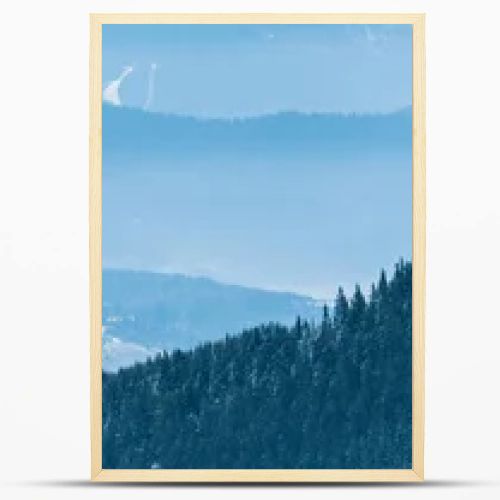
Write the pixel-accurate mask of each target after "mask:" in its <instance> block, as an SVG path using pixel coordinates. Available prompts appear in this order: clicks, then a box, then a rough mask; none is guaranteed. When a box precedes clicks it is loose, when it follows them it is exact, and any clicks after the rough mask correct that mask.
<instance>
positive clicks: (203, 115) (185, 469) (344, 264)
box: [90, 14, 425, 482]
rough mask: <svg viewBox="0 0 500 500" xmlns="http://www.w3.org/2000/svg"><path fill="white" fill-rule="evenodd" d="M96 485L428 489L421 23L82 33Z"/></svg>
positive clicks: (261, 24) (141, 17) (351, 21)
mask: <svg viewBox="0 0 500 500" xmlns="http://www.w3.org/2000/svg"><path fill="white" fill-rule="evenodd" d="M90 42H91V51H90V53H91V57H90V284H91V287H90V301H91V413H92V425H91V442H92V466H91V469H92V472H91V477H92V479H93V480H97V481H168V482H190V481H192V482H330V481H421V480H423V462H424V458H423V448H424V287H425V77H424V16H423V15H422V14H196V15H194V14H175V15H174V14H93V15H91V18H90Z"/></svg>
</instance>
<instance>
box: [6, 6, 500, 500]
mask: <svg viewBox="0 0 500 500" xmlns="http://www.w3.org/2000/svg"><path fill="white" fill-rule="evenodd" d="M496 4H497V2H495V1H490V2H487V1H484V0H476V1H474V2H470V1H455V2H444V1H434V2H425V1H420V2H418V1H406V2H405V1H389V0H378V1H373V2H370V1H354V0H353V1H329V2H327V1H317V0H308V1H307V2H306V1H301V2H296V1H291V0H288V1H287V2H283V5H280V2H278V1H271V0H253V1H247V2H242V1H239V2H230V1H215V0H214V1H212V2H210V3H205V4H204V3H203V2H201V1H196V2H195V1H190V0H185V1H183V2H182V3H181V2H176V4H175V5H174V4H173V3H172V2H165V1H152V0H143V1H141V2H132V1H126V0H123V1H120V2H113V1H104V0H102V1H88V2H83V1H80V0H78V1H77V0H72V1H56V0H45V1H43V2H26V1H24V2H23V1H16V2H14V1H11V2H9V3H6V4H4V5H3V6H2V7H3V10H2V26H1V29H0V37H1V44H0V47H1V48H2V58H1V63H2V65H1V67H2V76H1V78H0V90H1V92H0V96H1V107H0V120H1V121H0V123H1V126H2V140H1V144H2V145H1V149H0V154H1V162H0V304H1V307H0V319H1V322H0V325H1V333H2V336H1V339H2V344H1V355H2V357H1V361H0V369H1V373H0V380H1V382H2V385H1V393H0V404H1V407H2V410H1V412H0V418H1V424H0V471H1V473H0V474H1V478H2V480H4V481H6V482H5V484H4V485H3V486H2V487H3V488H5V489H7V490H9V491H7V495H6V496H5V498H9V499H10V498H19V497H21V496H22V495H24V496H26V497H28V498H29V497H32V498H51V499H53V498H64V497H68V496H71V498H87V497H88V496H96V497H103V496H104V495H106V496H108V497H109V498H128V497H131V496H132V495H141V496H144V495H145V496H146V497H153V496H154V497H160V496H163V497H164V496H165V495H169V494H172V493H174V490H172V489H169V490H167V491H163V488H146V489H145V490H144V491H138V490H137V489H117V488H109V487H99V486H97V487H95V486H85V485H84V483H79V481H85V480H86V479H87V478H88V476H89V436H88V434H89V404H88V394H89V383H88V379H89V377H88V373H89V368H88V338H89V335H88V300H87V297H88V292H87V287H88V276H87V275H88V272H87V269H88V249H87V247H88V239H87V212H88V205H87V188H88V177H87V158H88V155H87V130H88V18H87V14H88V12H92V11H95V12H107V11H108V12H109V11H121V12H127V11H153V12H154V11H190V10H193V11H194V10H198V11H214V12H215V11H222V12H223V11H231V10H232V11H237V12H238V11H239V12H244V11H257V12H258V11H280V10H285V5H286V10H288V11H298V12H301V11H302V12H307V11H309V12H312V11H321V10H323V11H331V12H335V11H347V12H349V11H361V12H362V11H365V12H375V11H393V12H403V11H409V12H412V11H413V12H421V11H425V12H427V15H428V18H427V28H428V29H427V59H428V64H427V69H428V78H427V82H428V129H427V133H428V135H427V137H428V162H427V175H428V280H427V281H428V283H427V298H428V300H427V304H428V307H427V432H426V474H427V478H428V479H429V481H430V483H429V485H427V486H424V487H422V486H416V487H411V488H408V489H405V490H404V491H403V490H401V489H400V488H399V487H391V488H381V487H376V488H374V489H373V490H372V489H367V488H359V487H357V488H351V489H343V490H342V491H341V492H340V491H336V490H333V491H332V490H329V489H327V488H319V489H318V488H316V489H314V490H313V491H307V490H305V489H303V488H302V489H300V488H299V489H294V490H291V489H288V490H284V489H281V488H278V489H276V488H274V489H259V490H255V489H246V490H242V491H238V492H236V491H235V490H234V489H230V488H229V489H227V488H226V489H220V488H216V489H209V490H206V491H205V490H200V489H186V488H184V489H181V490H179V491H178V490H175V494H176V495H184V496H191V497H192V498H196V497H199V496H200V495H202V496H203V497H204V498H218V499H219V498H220V499H225V498H233V497H234V495H236V494H237V495H238V496H239V497H241V498H242V499H243V498H253V497H254V496H255V495H261V494H262V495H266V496H268V495H273V496H276V497H280V498H299V497H301V496H302V495H317V496H318V497H322V498H327V496H329V495H332V494H336V493H337V494H339V495H342V498H363V497H364V496H366V495H367V494H371V495H373V498H399V497H400V496H401V494H404V495H407V496H408V498H420V497H421V496H427V497H430V498H433V497H436V498H445V499H446V498H498V497H499V493H500V489H499V488H500V486H499V485H498V484H492V483H491V481H500V477H499V466H500V459H499V451H500V431H499V422H500V400H499V396H498V392H499V390H498V385H499V382H500V373H499V372H500V368H499V366H500V363H499V358H500V355H499V351H500V327H499V322H498V314H497V311H498V310H499V306H498V299H497V297H498V289H499V280H500V272H499V269H500V267H499V262H498V258H499V256H500V201H499V198H500V197H499V195H498V190H499V186H500V174H499V168H500V162H499V152H498V146H499V142H500V140H499V130H500V127H499V126H498V119H499V116H500V109H499V104H498V96H497V91H498V89H500V78H499V76H500V69H499V67H500V65H499V64H498V60H499V56H498V49H497V47H498V46H499V43H498V35H497V27H498V14H499V11H498V9H497V8H496Z"/></svg>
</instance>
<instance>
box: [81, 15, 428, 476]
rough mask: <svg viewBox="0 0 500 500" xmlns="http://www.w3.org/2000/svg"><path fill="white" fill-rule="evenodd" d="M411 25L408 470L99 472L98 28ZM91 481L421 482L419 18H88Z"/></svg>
mask: <svg viewBox="0 0 500 500" xmlns="http://www.w3.org/2000/svg"><path fill="white" fill-rule="evenodd" d="M163 23H165V24H196V23H205V24H233V23H237V24H411V25H412V26H413V108H412V109H413V173H412V175H413V188H412V190H413V243H412V245H413V283H412V287H413V312H412V314H413V315H412V363H413V364H412V384H413V391H412V394H413V396H412V463H413V467H412V469H402V470H399V469H397V470H389V469H381V470H371V469H370V470H367V469H359V470H358V469H356V470H347V469H336V470H323V469H313V470H308V469H285V470H270V469H252V470H250V469H244V470H232V469H231V470H227V469H225V470H214V469H211V470H200V469H189V470H185V469H184V470H177V469H175V470H174V469H158V470H132V469H120V470H106V469H103V468H102V461H101V456H102V338H101V335H102V333H101V332H102V326H101V325H102V164H101V155H102V147H101V146H102V143H101V140H102V138H101V133H102V128H101V119H102V114H101V113H102V109H101V99H102V68H101V62H102V52H101V43H102V26H103V24H163ZM89 177H90V214H89V215H90V220H89V223H90V313H91V322H90V325H91V328H90V362H91V372H90V373H91V380H90V386H91V395H90V396H91V478H92V480H93V481H111V482H121V481H129V482H130V481H164V482H183V483H184V482H204V483H208V482H238V483H242V482H243V483H246V482H252V483H253V482H287V483H292V482H300V483H304V482H351V481H353V482H354V481H356V482H357V481H360V482H361V481H363V482H375V481H377V482H379V481H383V482H388V481H422V480H423V478H424V315H425V248H426V247H425V47H424V14H91V15H90V175H89Z"/></svg>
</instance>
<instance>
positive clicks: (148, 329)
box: [102, 269, 322, 371]
mask: <svg viewBox="0 0 500 500" xmlns="http://www.w3.org/2000/svg"><path fill="white" fill-rule="evenodd" d="M321 305H322V304H321V303H319V302H318V301H316V300H314V299H311V298H309V297H305V296H301V295H297V294H293V293H285V292H272V291H266V290H259V289H254V288H246V287H242V286H237V285H228V284H222V283H218V282H216V281H213V280H211V279H207V278H197V277H188V276H182V275H178V274H159V273H158V274H157V273H150V272H142V271H126V270H109V269H107V270H104V271H103V320H102V321H103V368H104V369H105V370H108V371H115V370H117V369H118V368H119V367H123V366H128V365H131V364H133V363H134V362H136V361H143V360H144V359H145V358H147V357H148V356H151V355H153V354H154V353H155V352H158V351H160V350H163V349H166V350H172V349H175V348H180V349H189V348H191V347H194V346H196V345H198V344H200V343H201V342H203V341H208V340H216V339H220V338H223V337H224V336H225V335H226V334H232V333H237V332H239V331H241V330H242V329H244V328H247V327H253V326H255V325H259V324H261V323H269V322H273V321H274V322H280V323H283V324H292V323H293V321H294V320H295V318H296V316H297V315H300V316H302V317H303V318H308V319H313V318H316V317H318V316H319V312H320V306H321Z"/></svg>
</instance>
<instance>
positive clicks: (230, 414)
mask: <svg viewBox="0 0 500 500" xmlns="http://www.w3.org/2000/svg"><path fill="white" fill-rule="evenodd" d="M411 325H412V266H411V263H410V262H404V261H400V262H399V263H398V264H397V265H396V267H395V272H394V275H393V277H392V278H391V279H390V280H388V279H387V277H386V274H385V272H383V271H382V273H381V275H380V279H379V280H378V283H377V284H376V285H373V286H372V288H371V292H370V295H369V298H368V299H365V297H364V296H363V294H362V292H361V290H360V288H359V287H356V289H355V292H354V294H353V296H352V298H351V299H350V300H348V299H347V298H346V296H345V294H344V292H343V291H342V289H339V292H338V295H337V297H336V299H335V301H334V305H333V311H330V310H329V308H328V307H327V306H326V305H325V306H324V309H323V318H322V320H321V321H320V322H319V324H314V323H313V322H309V321H307V320H303V319H302V318H300V317H299V318H297V321H296V323H295V325H294V326H293V327H287V326H283V325H280V324H267V325H261V326H257V327H255V328H251V329H248V330H245V331H243V332H241V333H240V334H239V335H234V336H226V338H225V339H224V340H220V341H217V342H209V343H205V344H202V345H200V346H199V347H197V348H195V349H193V350H190V351H179V350H176V351H174V352H172V353H166V352H164V353H163V354H160V355H158V356H157V357H156V358H155V359H154V360H148V361H147V362H146V363H142V364H137V365H135V366H134V367H131V368H127V369H121V370H120V371H119V372H118V373H117V374H109V373H103V408H102V409H103V455H102V458H103V467H104V468H106V469H113V468H119V469H122V468H123V469H127V468H139V469H142V468H146V469H149V468H166V469H168V468H186V469H196V468H204V469H205V468H207V469H211V468H224V469H232V468H241V469H245V468H256V469H259V468H265V469H267V468H273V469H281V468H312V469H315V468H316V469H317V468H319V469H321V468H349V469H351V468H352V469H358V468H362V469H364V468H376V469H384V468H390V469H392V468H394V469H407V468H411V466H412V459H411V455H412V446H411V429H412V425H411V424H412V383H411V382H412V362H411V352H412V340H411V339H412V329H411Z"/></svg>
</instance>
